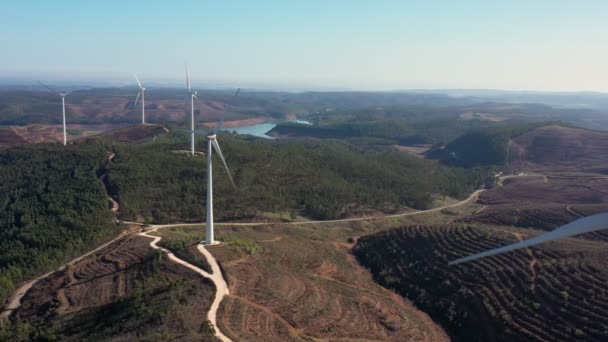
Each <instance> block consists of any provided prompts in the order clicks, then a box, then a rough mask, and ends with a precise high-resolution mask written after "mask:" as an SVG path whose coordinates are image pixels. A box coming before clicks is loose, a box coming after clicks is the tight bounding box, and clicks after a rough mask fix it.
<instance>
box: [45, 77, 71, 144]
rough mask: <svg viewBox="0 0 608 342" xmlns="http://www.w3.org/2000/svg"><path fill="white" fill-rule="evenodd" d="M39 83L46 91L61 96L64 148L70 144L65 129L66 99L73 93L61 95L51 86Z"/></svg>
mask: <svg viewBox="0 0 608 342" xmlns="http://www.w3.org/2000/svg"><path fill="white" fill-rule="evenodd" d="M38 83H40V85H41V86H43V87H45V88H46V89H48V90H50V91H52V92H53V93H57V94H59V96H61V108H62V112H63V146H66V145H67V143H68V137H67V132H66V128H65V97H66V96H68V94H69V93H71V92H67V93H61V92H59V91H57V90H55V89H53V88H51V87H49V86H46V85H44V84H43V83H42V82H40V81H38Z"/></svg>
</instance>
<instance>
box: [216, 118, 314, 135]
mask: <svg viewBox="0 0 608 342" xmlns="http://www.w3.org/2000/svg"><path fill="white" fill-rule="evenodd" d="M290 122H295V123H299V124H302V125H312V123H311V122H310V121H306V120H293V121H290ZM276 126H277V124H275V123H272V122H264V123H261V124H256V125H250V126H241V127H224V129H223V130H224V131H227V132H236V133H237V134H249V135H253V136H255V137H260V138H265V139H276V138H275V137H271V136H269V135H266V133H267V132H268V131H270V130H271V129H273V128H275V127H276Z"/></svg>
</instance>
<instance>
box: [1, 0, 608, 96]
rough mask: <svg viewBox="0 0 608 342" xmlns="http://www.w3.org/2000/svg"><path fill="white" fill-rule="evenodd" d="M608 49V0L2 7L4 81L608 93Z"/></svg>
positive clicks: (7, 2)
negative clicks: (187, 80) (187, 73)
mask: <svg viewBox="0 0 608 342" xmlns="http://www.w3.org/2000/svg"><path fill="white" fill-rule="evenodd" d="M174 2H175V3H176V4H174ZM607 43H608V1H584V0H581V1H559V0H554V1H544V0H536V1H517V0H514V1H492V0H486V1H406V0H401V1H382V0H378V1H371V0H370V1H364V0H349V1H347V0H333V1H330V0H325V1H317V0H308V1H295V0H294V1H289V0H283V1H263V0H258V1H254V0H251V1H236V0H223V1H202V0H199V1H172V2H170V1H152V0H149V1H61V0H54V1H23V0H22V1H13V0H3V1H2V2H0V44H1V46H2V47H3V49H2V51H1V52H0V77H24V78H35V77H44V78H65V79H77V80H82V79H107V80H116V81H129V82H130V77H131V76H130V75H131V74H132V73H134V72H135V73H137V74H138V75H140V76H141V78H142V79H144V80H150V81H166V80H181V78H182V77H183V76H182V75H183V63H184V61H187V62H188V63H189V65H190V69H191V72H192V74H193V78H194V79H195V80H196V81H198V82H199V84H202V83H203V82H204V83H205V84H218V85H228V86H235V85H258V86H267V87H271V88H280V87H286V88H294V87H296V88H297V87H301V88H310V89H314V88H318V89H329V88H343V89H369V90H385V89H386V90H397V89H414V88H493V89H527V90H595V91H608V44H607Z"/></svg>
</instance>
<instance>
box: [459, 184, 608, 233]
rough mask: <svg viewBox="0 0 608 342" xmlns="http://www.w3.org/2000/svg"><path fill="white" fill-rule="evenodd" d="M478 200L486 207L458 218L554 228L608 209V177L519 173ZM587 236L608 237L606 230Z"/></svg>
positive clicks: (479, 221) (483, 194)
mask: <svg viewBox="0 0 608 342" xmlns="http://www.w3.org/2000/svg"><path fill="white" fill-rule="evenodd" d="M478 203H479V204H482V205H484V207H483V209H482V210H479V211H477V212H476V213H474V214H472V215H468V216H466V217H463V218H460V219H458V220H457V221H460V222H465V223H483V224H490V225H499V226H517V227H525V228H540V229H546V230H552V229H555V228H557V227H559V226H561V225H564V224H566V223H568V222H571V221H574V220H576V219H577V218H579V217H583V216H589V215H592V214H596V213H599V212H606V211H608V177H606V176H602V175H597V176H593V177H563V176H542V175H537V176H530V177H517V178H512V179H508V180H505V181H504V182H503V183H502V186H497V187H494V188H492V189H490V190H487V191H484V192H483V193H482V194H481V195H480V196H479V201H478ZM586 236H587V237H595V238H601V239H604V240H606V241H608V233H606V232H595V233H591V234H588V235H586Z"/></svg>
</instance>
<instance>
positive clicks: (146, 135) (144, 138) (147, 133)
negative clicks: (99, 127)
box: [100, 124, 167, 143]
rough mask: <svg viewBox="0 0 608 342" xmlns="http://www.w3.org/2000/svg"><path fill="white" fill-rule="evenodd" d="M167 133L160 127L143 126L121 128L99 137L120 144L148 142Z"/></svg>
mask: <svg viewBox="0 0 608 342" xmlns="http://www.w3.org/2000/svg"><path fill="white" fill-rule="evenodd" d="M166 132H167V130H166V128H164V127H163V126H161V125H153V124H145V125H135V126H129V127H123V128H119V129H115V130H112V131H109V132H105V133H103V134H101V135H100V136H101V137H105V138H108V139H110V140H112V141H117V142H122V143H137V142H148V141H151V140H153V139H155V138H156V137H159V136H161V135H163V134H165V133H166Z"/></svg>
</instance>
